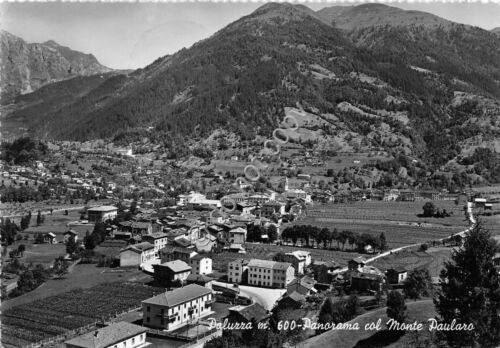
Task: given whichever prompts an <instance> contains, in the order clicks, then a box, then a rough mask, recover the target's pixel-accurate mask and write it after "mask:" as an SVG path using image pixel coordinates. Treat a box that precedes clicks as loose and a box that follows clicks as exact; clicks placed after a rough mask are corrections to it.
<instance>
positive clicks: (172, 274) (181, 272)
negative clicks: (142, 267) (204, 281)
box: [153, 260, 191, 287]
mask: <svg viewBox="0 0 500 348" xmlns="http://www.w3.org/2000/svg"><path fill="white" fill-rule="evenodd" d="M153 269H154V279H155V282H156V283H157V284H161V285H163V286H166V287H170V286H172V285H173V284H175V282H180V284H183V283H184V282H185V281H186V279H187V277H188V276H189V275H190V274H191V266H189V265H188V264H187V263H185V262H184V261H181V260H174V261H169V262H165V263H162V264H157V265H153Z"/></svg>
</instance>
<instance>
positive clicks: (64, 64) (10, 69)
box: [0, 30, 112, 103]
mask: <svg viewBox="0 0 500 348" xmlns="http://www.w3.org/2000/svg"><path fill="white" fill-rule="evenodd" d="M0 41H1V52H0V57H1V63H0V64H1V66H0V68H1V72H0V78H1V82H0V87H1V89H2V95H1V101H2V103H8V102H10V101H12V99H13V98H15V97H16V96H18V95H19V94H26V93H30V92H33V91H35V90H37V89H38V88H40V87H42V86H44V85H46V84H48V83H51V82H56V81H61V80H64V79H68V78H72V77H75V76H87V75H92V74H99V73H104V72H109V71H111V70H112V69H110V68H108V67H105V66H103V65H101V64H100V63H99V62H98V61H97V59H96V58H95V57H94V56H93V55H92V54H85V53H81V52H78V51H74V50H72V49H70V48H69V47H65V46H61V45H59V44H58V43H57V42H55V41H53V40H50V41H46V42H44V43H27V42H26V41H24V40H23V39H21V38H20V37H17V36H15V35H13V34H11V33H9V32H7V31H5V30H2V31H0Z"/></svg>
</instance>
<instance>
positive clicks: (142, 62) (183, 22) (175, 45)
mask: <svg viewBox="0 0 500 348" xmlns="http://www.w3.org/2000/svg"><path fill="white" fill-rule="evenodd" d="M302 3H304V2H302ZM262 4H263V2H240V3H236V2H213V3H210V2H208V1H204V2H184V3H172V2H170V3H161V2H142V3H138V2H134V3H130V2H108V3H96V2H87V3H85V2H43V3H33V2H14V3H2V4H1V5H0V27H1V28H2V29H4V30H6V31H8V32H10V33H11V34H14V35H16V36H19V37H21V38H22V39H24V40H25V41H27V42H45V41H48V40H54V41H56V42H57V43H59V44H61V45H63V46H68V47H70V48H72V49H74V50H77V51H81V52H84V53H92V54H93V55H94V56H95V57H96V58H97V59H98V60H99V62H100V63H101V64H103V65H106V66H108V67H110V68H113V69H135V68H142V67H144V66H146V65H148V64H150V63H152V62H153V61H154V60H155V59H157V58H158V57H161V56H164V55H167V54H172V53H175V52H176V51H178V50H180V49H182V48H183V47H189V46H191V45H192V44H194V43H195V42H197V41H199V40H202V39H205V38H207V37H209V36H211V35H212V34H214V33H215V32H217V31H218V30H220V29H222V28H223V27H224V26H226V25H227V24H229V23H231V22H233V21H235V20H237V19H238V18H240V17H242V16H245V15H248V14H250V13H251V12H252V11H254V10H255V9H257V8H258V7H259V6H261V5H262ZM304 4H305V5H306V6H308V7H310V8H312V9H313V10H319V9H321V8H324V7H328V6H334V5H344V4H345V5H353V4H354V3H348V4H346V3H334V2H325V1H323V2H316V3H304ZM385 4H387V5H390V6H395V7H399V8H402V9H405V10H419V11H424V12H429V13H432V14H435V15H438V16H440V17H443V18H446V19H449V20H452V21H455V22H459V23H464V24H470V25H474V26H479V27H481V28H484V29H487V30H490V29H492V28H495V27H500V3H478V2H476V3H466V2H462V3H459V2H455V3H449V2H448V3H442V2H430V3H429V2H420V3H416V2H407V3H404V2H403V3H402V2H391V3H389V2H385Z"/></svg>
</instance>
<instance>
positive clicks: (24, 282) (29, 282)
mask: <svg viewBox="0 0 500 348" xmlns="http://www.w3.org/2000/svg"><path fill="white" fill-rule="evenodd" d="M17 287H18V289H19V291H21V292H26V291H31V290H33V289H34V288H36V287H37V282H36V281H35V278H34V277H33V272H32V271H30V270H27V271H24V272H23V273H21V274H20V276H19V279H18V280H17Z"/></svg>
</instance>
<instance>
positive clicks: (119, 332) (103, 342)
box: [64, 321, 149, 348]
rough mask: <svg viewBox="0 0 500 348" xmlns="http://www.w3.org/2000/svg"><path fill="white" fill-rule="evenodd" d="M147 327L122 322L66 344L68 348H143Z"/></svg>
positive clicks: (78, 337) (146, 343)
mask: <svg viewBox="0 0 500 348" xmlns="http://www.w3.org/2000/svg"><path fill="white" fill-rule="evenodd" d="M146 331H147V329H146V328H145V327H142V326H139V325H134V324H131V323H127V322H124V321H120V322H118V323H114V324H111V325H109V326H106V327H103V328H100V329H97V330H94V331H91V332H89V333H86V334H84V335H81V336H77V337H75V338H73V339H71V340H68V341H66V342H64V345H65V347H66V348H142V347H146V346H147V345H149V343H148V342H146Z"/></svg>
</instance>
